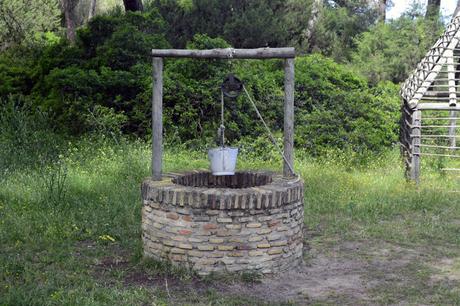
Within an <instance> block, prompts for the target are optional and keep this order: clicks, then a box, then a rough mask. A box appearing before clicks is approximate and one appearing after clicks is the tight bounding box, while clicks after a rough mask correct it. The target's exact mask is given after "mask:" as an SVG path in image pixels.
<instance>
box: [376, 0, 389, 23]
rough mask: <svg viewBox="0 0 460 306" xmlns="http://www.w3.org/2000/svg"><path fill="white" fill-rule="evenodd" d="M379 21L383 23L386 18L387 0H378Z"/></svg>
mask: <svg viewBox="0 0 460 306" xmlns="http://www.w3.org/2000/svg"><path fill="white" fill-rule="evenodd" d="M378 9H379V22H382V23H384V22H385V20H386V19H387V0H379V7H378Z"/></svg>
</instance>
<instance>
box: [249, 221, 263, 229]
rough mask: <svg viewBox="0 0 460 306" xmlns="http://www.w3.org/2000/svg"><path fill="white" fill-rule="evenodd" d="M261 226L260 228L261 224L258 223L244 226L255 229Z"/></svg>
mask: <svg viewBox="0 0 460 306" xmlns="http://www.w3.org/2000/svg"><path fill="white" fill-rule="evenodd" d="M261 226H262V224H261V223H258V222H254V223H248V224H246V227H248V228H257V227H261Z"/></svg>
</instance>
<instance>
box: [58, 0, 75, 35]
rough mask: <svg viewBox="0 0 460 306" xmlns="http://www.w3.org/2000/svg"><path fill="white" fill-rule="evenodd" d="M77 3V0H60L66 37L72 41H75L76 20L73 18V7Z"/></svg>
mask: <svg viewBox="0 0 460 306" xmlns="http://www.w3.org/2000/svg"><path fill="white" fill-rule="evenodd" d="M77 4H78V0H61V8H62V11H63V13H64V18H65V27H66V37H67V39H68V40H69V41H71V42H72V43H73V42H75V38H76V34H75V33H76V32H75V28H76V24H77V22H76V20H75V12H74V10H75V7H76V6H77Z"/></svg>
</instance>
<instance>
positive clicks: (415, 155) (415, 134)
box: [410, 110, 422, 184]
mask: <svg viewBox="0 0 460 306" xmlns="http://www.w3.org/2000/svg"><path fill="white" fill-rule="evenodd" d="M421 125H422V112H421V111H420V110H415V111H414V113H413V114H412V135H411V136H412V164H411V169H410V178H411V179H412V180H414V181H415V182H416V183H417V184H418V183H419V182H420V152H421V151H420V146H419V145H420V143H421V139H420V137H421V135H422V130H421V129H420V127H419V126H421Z"/></svg>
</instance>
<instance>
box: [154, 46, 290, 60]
mask: <svg viewBox="0 0 460 306" xmlns="http://www.w3.org/2000/svg"><path fill="white" fill-rule="evenodd" d="M152 55H153V56H154V57H188V58H216V59H248V58H252V59H267V58H294V57H295V49H294V48H258V49H233V48H226V49H211V50H184V49H153V50H152Z"/></svg>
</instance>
